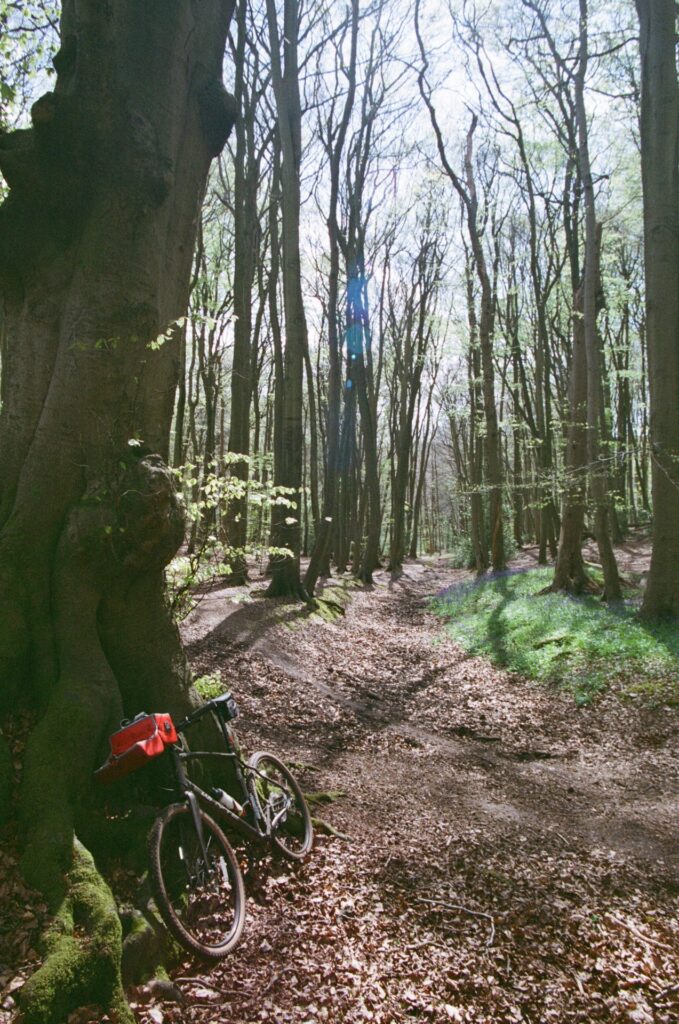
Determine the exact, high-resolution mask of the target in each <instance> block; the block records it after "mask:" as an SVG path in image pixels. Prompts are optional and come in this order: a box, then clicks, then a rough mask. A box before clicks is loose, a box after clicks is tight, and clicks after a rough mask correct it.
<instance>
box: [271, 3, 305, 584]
mask: <svg viewBox="0 0 679 1024" xmlns="http://www.w3.org/2000/svg"><path fill="white" fill-rule="evenodd" d="M266 10H267V21H268V26H269V41H270V44H271V71H272V79H273V87H274V94H275V97H276V111H277V115H278V136H279V140H280V147H281V155H282V161H281V169H280V181H281V206H282V211H283V232H282V243H283V245H282V248H283V263H282V271H283V304H284V308H285V354H284V366H283V383H282V395H281V406H280V416H281V418H280V419H279V418H277V419H276V423H275V429H276V430H277V432H278V433H279V435H280V445H279V466H278V468H277V472H278V476H277V477H276V479H275V481H274V482H275V484H276V485H277V486H281V487H285V488H287V489H288V497H289V498H290V500H291V502H292V507H289V508H286V507H283V506H280V505H274V508H273V523H272V539H273V541H274V545H275V546H276V547H278V548H284V549H286V550H287V551H288V552H289V554H287V555H280V554H279V555H276V556H275V557H274V558H273V559H272V564H271V568H272V580H271V585H270V587H269V591H268V593H269V594H270V596H272V597H281V596H290V597H299V598H301V599H302V600H306V599H307V596H308V595H307V592H306V590H305V588H304V585H303V584H302V581H301V579H300V566H299V556H300V546H301V523H300V518H301V508H302V503H301V493H300V488H301V484H302V460H303V444H304V430H303V419H302V395H303V375H304V352H305V349H306V347H307V326H306V316H305V312H304V300H303V298H302V277H301V263H300V248H299V211H300V180H299V176H300V164H301V158H302V111H301V105H300V95H299V68H298V63H297V60H298V58H297V39H298V33H299V5H298V2H297V0H285V3H284V6H283V54H284V57H283V65H282V66H281V57H280V36H279V31H278V22H277V16H276V6H275V3H274V0H267V4H266Z"/></svg>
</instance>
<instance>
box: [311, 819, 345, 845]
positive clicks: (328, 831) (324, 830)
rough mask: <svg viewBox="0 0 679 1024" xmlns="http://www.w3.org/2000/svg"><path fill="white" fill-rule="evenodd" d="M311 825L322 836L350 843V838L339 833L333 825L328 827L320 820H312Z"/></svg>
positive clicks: (326, 823)
mask: <svg viewBox="0 0 679 1024" xmlns="http://www.w3.org/2000/svg"><path fill="white" fill-rule="evenodd" d="M311 823H312V824H313V826H314V828H315V829H316V831H317V832H319V833H320V834H321V835H323V836H332V837H333V838H334V839H344V840H346V842H348V843H350V842H351V836H350V835H347V833H346V832H340V831H339V829H336V828H334V826H333V825H329V824H328V822H327V821H323V819H322V818H313V817H312V819H311Z"/></svg>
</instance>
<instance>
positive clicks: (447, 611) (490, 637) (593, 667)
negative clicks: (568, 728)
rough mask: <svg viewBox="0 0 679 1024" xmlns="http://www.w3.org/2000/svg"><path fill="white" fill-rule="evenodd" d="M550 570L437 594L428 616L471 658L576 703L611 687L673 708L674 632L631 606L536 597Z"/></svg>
mask: <svg viewBox="0 0 679 1024" xmlns="http://www.w3.org/2000/svg"><path fill="white" fill-rule="evenodd" d="M553 574H554V573H553V569H534V570H528V571H520V572H516V571H515V572H511V571H510V572H508V573H505V574H502V575H500V576H496V577H494V578H492V577H488V578H480V579H476V580H474V581H469V582H464V583H461V584H457V585H456V586H454V587H451V588H449V589H448V590H447V591H445V592H444V593H442V594H439V595H438V596H437V597H436V598H435V599H434V601H433V609H434V611H435V612H436V613H437V614H439V615H441V616H442V617H444V618H445V619H446V620H447V625H446V628H447V630H448V631H449V633H450V634H451V635H452V636H453V638H454V639H455V640H456V641H458V643H460V644H461V646H462V647H464V648H465V650H467V651H469V652H470V653H471V654H476V655H485V656H487V657H489V658H490V659H491V660H492V661H493V662H494V663H495V664H497V665H502V666H504V667H506V668H509V669H511V670H512V671H515V672H519V673H521V674H522V675H525V676H527V677H528V678H530V679H534V680H537V681H539V682H544V683H549V684H553V685H556V686H559V687H562V688H564V689H567V690H569V691H570V692H571V693H572V694H573V697H574V699H575V701H576V702H577V703H578V704H586V703H588V702H589V701H591V700H592V699H593V698H594V697H595V696H596V695H597V694H598V693H601V692H602V691H604V690H606V689H608V688H609V687H613V688H615V690H616V691H617V692H619V693H620V694H621V695H622V696H625V697H629V698H634V697H641V698H646V699H648V700H650V701H652V702H660V703H663V704H672V705H679V626H677V625H676V624H671V623H667V624H660V625H654V626H650V625H647V624H646V623H642V622H640V621H639V620H638V619H637V618H636V609H635V607H634V604H633V602H630V603H629V604H627V603H626V604H625V605H623V606H622V607H619V608H608V607H607V606H606V605H605V604H602V602H601V600H599V599H598V598H596V597H593V596H588V597H577V598H576V597H571V596H569V595H566V594H551V593H547V594H546V593H541V591H542V590H544V588H546V587H548V586H549V584H550V583H551V581H552V578H553Z"/></svg>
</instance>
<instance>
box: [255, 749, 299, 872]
mask: <svg viewBox="0 0 679 1024" xmlns="http://www.w3.org/2000/svg"><path fill="white" fill-rule="evenodd" d="M267 764H268V772H267ZM247 767H248V768H251V769H256V771H257V772H259V773H260V775H256V774H253V777H252V779H253V785H252V792H251V795H252V798H253V799H255V800H257V803H258V805H259V809H260V811H261V813H262V816H263V818H264V820H265V821H267V822H269V821H270V820H271V817H272V814H273V815H275V813H276V803H277V802H280V794H282V793H286V794H287V796H288V797H289V796H290V792H291V793H292V795H294V807H295V812H296V813H293V814H286V816H285V818H284V819H283V820H282V821H281V823H280V824H279V826H278V827H277V828H275V829H274V831H273V832H272V834H271V842H272V843H273V845H274V846H275V847H276V849H277V850H279V851H280V853H282V854H283V856H284V857H287V858H288V860H304V858H305V857H306V856H307V854H308V853H309V852H310V850H311V848H312V847H313V845H314V827H313V824H312V822H311V814H310V813H309V808H308V806H307V802H306V800H305V799H304V794H303V793H302V790H301V789H300V787H299V783H298V782H297V779H296V778H295V776H294V775H293V774H292V772H291V771H290V769H289V768H286V766H285V765H284V764H283V762H282V761H281V760H280V758H278V757H276V755H275V754H269V753H268V752H267V751H265V750H260V751H258V752H257V753H256V754H253V755H252V757H251V758H249V760H248V763H247ZM262 775H266V776H267V783H268V786H269V789H270V790H271V792H269V793H268V794H267V793H265V792H263V784H262V782H261V781H260V780H261V777H262ZM276 775H278V776H280V779H282V780H284V784H283V783H282V782H281V781H280V780H279V781H276V780H275V776H276ZM267 783H264V785H267ZM276 790H277V791H279V792H278V793H277V792H276ZM293 823H294V824H293ZM285 826H287V828H286V827H285Z"/></svg>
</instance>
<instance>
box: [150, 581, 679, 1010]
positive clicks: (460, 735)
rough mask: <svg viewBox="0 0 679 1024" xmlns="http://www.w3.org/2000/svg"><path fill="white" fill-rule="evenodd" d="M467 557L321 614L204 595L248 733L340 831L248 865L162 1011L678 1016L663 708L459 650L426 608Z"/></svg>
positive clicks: (212, 655) (678, 943)
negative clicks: (239, 929)
mask: <svg viewBox="0 0 679 1024" xmlns="http://www.w3.org/2000/svg"><path fill="white" fill-rule="evenodd" d="M464 575H465V574H463V573H460V572H454V571H451V570H447V569H446V568H445V567H444V566H442V565H437V564H433V563H432V564H430V565H428V566H425V565H422V564H416V565H411V566H409V567H408V568H407V570H406V573H405V574H404V576H403V577H402V578H401V579H400V580H399V581H397V582H396V583H391V582H390V581H389V580H388V577H386V575H384V576H382V577H381V578H380V579H379V582H378V583H377V585H376V586H375V588H374V589H372V590H371V591H362V590H357V591H356V593H355V595H354V597H353V600H352V602H351V604H350V606H349V608H348V611H347V614H346V616H345V617H344V618H343V619H341V620H339V621H337V622H335V623H325V622H317V621H303V622H301V623H300V622H297V623H295V621H294V619H291V621H290V622H288V623H286V622H281V617H282V616H281V614H280V608H279V610H278V611H277V612H276V614H273V612H272V609H271V605H270V603H269V602H267V603H266V605H265V604H264V603H263V602H262V603H261V604H260V603H259V602H255V603H254V604H252V605H246V606H244V607H241V608H238V607H236V608H235V610H234V608H233V607H232V608H231V609H230V614H227V613H226V612H225V605H224V601H223V598H222V597H221V596H219V595H212V596H211V597H210V599H209V600H207V601H206V602H205V603H204V605H203V606H202V607H201V609H200V610H199V611H198V612H197V613H196V614H195V615H194V616H193V617H192V619H191V620H190V621H189V623H188V626H187V640H188V641H189V649H190V654H191V656H192V658H193V661H194V665H195V666H196V667H197V668H198V669H199V670H202V671H208V670H212V669H214V668H215V667H221V668H222V671H223V675H224V677H225V679H226V680H227V681H228V683H229V684H230V685H231V686H232V687H233V689H234V690H235V691H236V693H237V695H238V698H239V702H240V704H241V707H242V709H243V719H242V726H241V729H240V734H241V736H242V738H243V740H244V743H245V744H246V745H247V746H248V747H249V748H253V747H255V746H260V747H261V746H270V747H272V748H273V749H275V750H276V751H278V752H279V753H281V754H283V755H284V756H285V757H286V758H287V759H288V760H289V761H292V762H296V763H297V764H298V765H300V766H304V767H300V768H299V774H300V775H301V776H302V778H303V782H304V786H305V788H306V789H307V790H340V791H343V792H345V793H346V794H347V795H346V797H344V798H342V799H340V800H338V801H337V802H335V803H333V804H332V805H330V806H328V807H327V808H326V809H325V810H323V812H322V814H323V816H324V817H325V818H326V819H327V820H328V821H330V822H332V824H333V825H334V826H335V827H336V828H337V829H339V830H340V831H341V832H344V833H347V834H348V835H349V836H350V837H351V841H341V840H338V839H331V838H327V837H323V836H322V837H320V838H319V842H318V848H317V850H316V852H315V853H314V855H313V857H312V859H311V861H310V862H309V863H308V864H306V865H304V866H303V868H302V869H301V870H299V871H292V870H290V868H289V867H288V866H286V865H280V864H274V865H271V864H266V865H263V866H261V867H260V868H259V869H257V870H256V871H255V872H254V874H253V876H252V877H250V879H249V880H248V882H247V886H248V891H249V893H250V899H249V905H248V910H249V922H248V926H247V929H246V938H245V940H244V942H243V944H242V946H241V948H240V951H239V953H236V954H235V955H234V956H233V957H232V958H230V959H229V960H228V961H226V962H225V963H224V964H223V965H222V966H221V967H219V968H218V969H217V970H215V971H214V972H212V973H211V974H209V975H205V974H204V973H203V969H202V968H201V967H200V966H199V965H198V964H193V965H191V964H186V965H185V966H184V967H183V968H182V972H181V977H182V978H183V979H186V980H184V981H181V982H179V983H178V984H179V987H180V988H181V989H182V991H183V992H184V994H185V996H186V998H187V1003H186V1005H184V1006H182V1007H181V1008H173V1007H172V1006H170V1005H169V1004H164V1005H163V1007H162V1014H163V1018H164V1019H165V1020H177V1021H179V1020H181V1021H182V1022H185V1021H186V1022H204V1024H207V1022H217V1021H229V1022H231V1024H251V1022H254V1021H266V1022H271V1024H283V1022H286V1024H288V1022H289V1024H310V1022H315V1021H328V1022H330V1024H335V1022H345V1021H346V1022H358V1021H375V1022H379V1024H391V1022H400V1021H413V1020H422V1021H436V1022H438V1021H441V1022H443V1021H478V1022H482V1021H483V1022H504V1021H507V1022H510V1021H528V1022H534V1024H539V1022H543V1021H582V1022H585V1021H594V1020H600V1021H637V1022H639V1021H640V1022H645V1021H648V1022H655V1021H658V1022H665V1021H667V1022H670V1021H677V1020H679V969H678V967H677V963H678V958H677V953H678V952H679V924H678V922H677V909H678V908H677V903H678V902H679V900H678V898H677V897H678V894H679V884H678V881H679V872H678V869H679V850H678V848H677V841H676V820H677V807H678V799H677V798H678V793H679V786H678V784H677V783H678V778H679V760H678V758H677V752H678V749H679V743H678V736H679V716H678V715H677V712H676V710H671V709H656V710H649V709H642V708H639V707H638V706H637V705H635V704H634V703H632V704H628V705H625V704H622V703H621V702H620V701H618V700H617V699H614V698H612V697H611V698H607V699H605V700H604V701H601V702H600V703H598V704H597V705H596V706H595V707H589V708H582V709H578V708H576V707H575V706H574V705H573V703H572V701H569V700H567V699H566V698H562V697H561V696H559V695H558V694H555V693H550V692H546V691H545V690H544V689H540V688H537V687H534V686H531V685H530V684H527V683H526V682H525V681H523V680H521V679H518V678H512V677H511V676H510V675H508V674H507V673H505V672H501V671H498V670H495V669H493V668H492V667H490V666H489V665H488V663H487V662H485V661H483V660H482V659H472V658H469V657H467V656H466V655H465V654H464V652H462V651H461V650H460V649H459V648H458V647H457V646H456V645H455V644H453V643H451V642H450V641H448V640H447V639H446V637H445V634H444V632H443V630H442V628H441V623H440V621H439V620H437V619H435V618H434V617H433V616H431V615H430V614H429V613H428V612H427V606H426V601H427V598H428V597H429V596H430V595H432V594H434V593H436V592H437V591H439V590H440V589H441V588H442V587H445V586H447V585H450V584H451V583H452V582H454V581H455V580H456V579H459V578H462V577H463V576H464ZM284 617H285V616H283V618H284ZM189 979H193V980H189ZM213 986H214V987H213ZM155 1009H156V1010H157V1009H158V1008H157V1007H156V1008H155ZM142 1019H146V1020H152V1019H153V1017H152V1016H148V1015H143V1016H142ZM156 1020H158V1017H157V1015H156Z"/></svg>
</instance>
